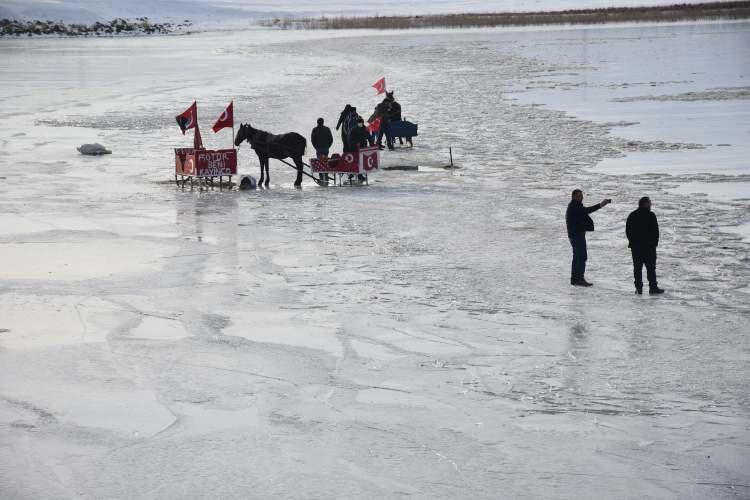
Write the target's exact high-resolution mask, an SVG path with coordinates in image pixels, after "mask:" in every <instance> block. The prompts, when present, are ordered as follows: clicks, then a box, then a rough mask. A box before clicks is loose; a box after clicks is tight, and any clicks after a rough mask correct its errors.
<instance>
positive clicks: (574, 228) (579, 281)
mask: <svg viewBox="0 0 750 500" xmlns="http://www.w3.org/2000/svg"><path fill="white" fill-rule="evenodd" d="M571 198H572V199H571V200H570V203H569V204H568V210H567V211H566V212H565V224H566V225H567V227H568V239H569V240H570V246H572V247H573V264H572V266H571V271H570V284H571V285H574V286H591V283H589V282H588V281H586V280H585V279H584V278H583V275H584V273H585V272H586V260H587V259H588V255H587V252H586V232H587V231H593V230H594V221H593V220H591V217H589V214H590V213H592V212H596V211H597V210H599V209H600V208H602V207H605V206H607V205H608V204H609V203H610V202H611V201H612V200H604V201H602V202H601V203H599V204H597V205H593V206H590V207H584V206H583V191H581V190H580V189H575V190H573V194H572V196H571Z"/></svg>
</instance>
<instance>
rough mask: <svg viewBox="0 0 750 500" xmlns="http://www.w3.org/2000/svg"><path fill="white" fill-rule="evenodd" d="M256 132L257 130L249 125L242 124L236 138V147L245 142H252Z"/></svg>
mask: <svg viewBox="0 0 750 500" xmlns="http://www.w3.org/2000/svg"><path fill="white" fill-rule="evenodd" d="M255 132H256V130H255V129H254V128H253V127H252V125H250V124H249V123H240V129H239V130H238V131H237V135H236V136H235V137H234V145H235V146H239V145H240V144H242V142H243V141H248V142H250V140H251V139H252V137H253V135H255Z"/></svg>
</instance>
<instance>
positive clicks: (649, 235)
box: [625, 196, 664, 295]
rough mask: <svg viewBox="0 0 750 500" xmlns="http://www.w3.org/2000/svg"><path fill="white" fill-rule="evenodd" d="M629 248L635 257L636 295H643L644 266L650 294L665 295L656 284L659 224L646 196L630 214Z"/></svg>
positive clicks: (626, 232)
mask: <svg viewBox="0 0 750 500" xmlns="http://www.w3.org/2000/svg"><path fill="white" fill-rule="evenodd" d="M625 234H626V235H627V237H628V246H629V247H630V253H631V254H632V255H633V278H635V293H637V294H638V295H641V294H643V266H644V265H645V266H646V277H647V278H648V293H649V294H650V295H658V294H660V293H664V290H662V289H661V288H659V286H658V284H657V283H656V247H657V246H659V223H658V222H657V220H656V214H654V213H653V212H652V211H651V200H650V199H649V197H648V196H644V197H643V198H641V199H640V200H638V208H637V209H636V210H633V211H632V212H630V215H628V220H627V222H626V224H625Z"/></svg>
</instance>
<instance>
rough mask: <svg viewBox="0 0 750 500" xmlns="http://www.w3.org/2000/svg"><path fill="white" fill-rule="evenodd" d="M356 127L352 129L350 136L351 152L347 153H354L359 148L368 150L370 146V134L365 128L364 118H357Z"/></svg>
mask: <svg viewBox="0 0 750 500" xmlns="http://www.w3.org/2000/svg"><path fill="white" fill-rule="evenodd" d="M356 123H357V124H356V126H355V127H353V128H352V130H351V133H350V134H349V150H348V151H347V150H344V151H346V152H347V153H354V152H356V151H357V148H366V147H367V146H368V145H369V142H368V139H369V134H368V133H367V129H366V128H365V121H364V119H362V117H358V118H357V122H356Z"/></svg>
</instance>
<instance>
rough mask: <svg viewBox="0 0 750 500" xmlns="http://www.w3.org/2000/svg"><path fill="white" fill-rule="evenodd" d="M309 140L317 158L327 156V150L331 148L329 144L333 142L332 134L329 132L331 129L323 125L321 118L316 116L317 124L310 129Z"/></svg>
mask: <svg viewBox="0 0 750 500" xmlns="http://www.w3.org/2000/svg"><path fill="white" fill-rule="evenodd" d="M310 142H312V145H313V147H314V148H315V154H316V155H317V156H318V158H320V157H321V156H328V152H329V151H330V150H331V145H332V144H333V135H332V134H331V129H330V128H328V127H326V126H325V125H324V121H323V119H322V118H318V126H317V127H315V128H314V129H312V133H311V134H310Z"/></svg>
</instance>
